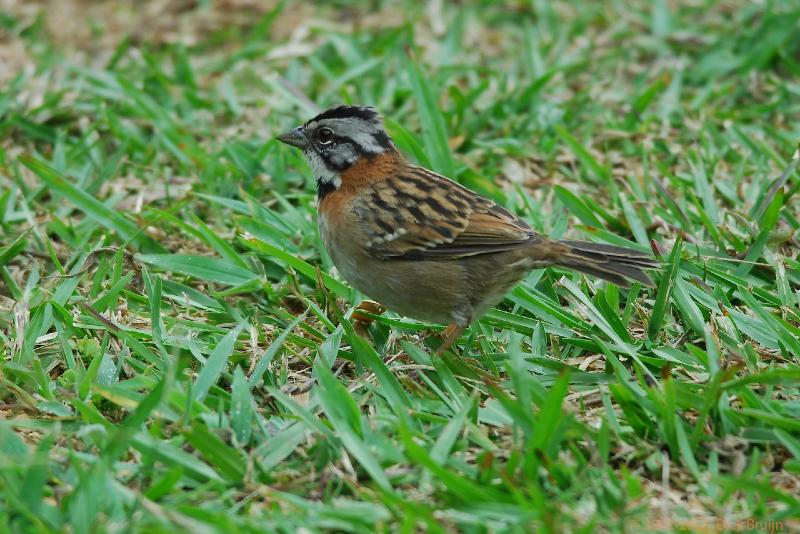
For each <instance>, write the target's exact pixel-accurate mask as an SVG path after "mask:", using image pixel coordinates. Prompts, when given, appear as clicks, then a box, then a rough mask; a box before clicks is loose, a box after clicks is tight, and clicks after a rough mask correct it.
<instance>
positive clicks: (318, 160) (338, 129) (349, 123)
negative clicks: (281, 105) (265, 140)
mask: <svg viewBox="0 0 800 534" xmlns="http://www.w3.org/2000/svg"><path fill="white" fill-rule="evenodd" d="M278 140H279V141H282V142H284V143H286V144H287V145H291V146H294V147H297V148H300V149H302V150H303V153H304V154H305V156H306V159H308V162H309V164H310V165H311V168H312V169H313V170H314V172H315V173H316V176H317V182H318V183H319V186H320V189H322V188H326V189H330V188H331V187H333V188H334V189H336V188H338V187H339V186H340V185H341V184H342V179H341V173H342V171H344V170H345V169H347V168H348V167H350V166H352V165H354V164H355V163H356V162H357V161H358V160H359V159H360V158H362V157H368V158H371V157H374V156H377V155H379V154H382V153H384V152H387V151H391V150H395V148H394V145H393V144H392V140H391V139H390V138H389V136H388V135H386V132H385V131H384V129H383V120H382V119H381V116H380V115H379V114H378V112H377V111H375V109H374V108H371V107H367V106H334V107H332V108H328V109H327V110H325V111H323V112H322V113H320V114H319V115H317V116H316V117H314V118H313V119H311V120H310V121H308V122H306V123H305V124H303V125H302V126H298V127H297V128H294V129H293V130H290V131H288V132H286V133H285V134H283V135H279V136H278Z"/></svg>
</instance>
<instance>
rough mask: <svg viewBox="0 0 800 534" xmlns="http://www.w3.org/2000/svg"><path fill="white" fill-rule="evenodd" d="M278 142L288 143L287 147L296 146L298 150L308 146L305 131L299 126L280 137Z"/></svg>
mask: <svg viewBox="0 0 800 534" xmlns="http://www.w3.org/2000/svg"><path fill="white" fill-rule="evenodd" d="M278 141H280V142H281V143H286V144H287V145H291V146H296V147H297V148H300V149H303V148H305V147H306V145H307V144H308V140H307V139H306V134H305V132H304V131H303V127H302V126H298V127H297V128H292V129H291V130H289V131H288V132H286V133H285V134H281V135H279V136H278Z"/></svg>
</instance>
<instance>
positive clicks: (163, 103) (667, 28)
mask: <svg viewBox="0 0 800 534" xmlns="http://www.w3.org/2000/svg"><path fill="white" fill-rule="evenodd" d="M0 7H1V8H2V9H0V274H1V275H2V279H1V280H0V343H1V344H0V347H2V349H1V350H2V360H0V416H2V420H0V524H2V526H3V529H6V530H10V531H12V532H43V531H74V532H89V531H111V530H122V531H148V532H150V531H154V532H158V531H167V530H169V531H174V530H175V529H176V528H178V529H180V530H188V529H192V530H196V531H202V532H205V531H209V532H213V531H226V532H234V531H248V532H249V531H253V532H260V531H264V530H267V531H272V530H275V531H287V532H294V531H297V530H298V529H299V528H305V529H307V530H310V531H317V530H339V531H352V532H361V531H364V532H373V531H375V530H376V528H377V529H386V530H404V531H415V530H430V531H475V532H484V531H495V532H500V531H530V530H532V529H541V530H549V531H573V530H583V531H586V532H593V531H596V530H599V531H642V530H646V531H672V530H674V529H680V528H685V529H688V530H702V529H704V528H716V526H719V525H722V526H723V527H724V528H725V529H728V530H736V529H737V528H738V527H737V526H736V525H737V524H740V523H737V521H744V522H745V523H741V524H745V525H746V524H748V523H746V522H747V521H761V522H762V523H760V525H761V526H762V529H766V528H767V527H766V526H765V525H769V524H771V525H773V527H776V526H777V525H778V524H780V525H782V526H783V528H785V529H789V528H790V527H792V525H794V526H797V524H796V523H792V521H793V520H794V519H795V518H796V517H798V515H800V499H798V495H799V494H800V478H799V477H798V472H800V462H799V459H800V425H798V423H797V421H798V420H800V419H798V417H800V396H799V395H798V393H799V391H798V390H799V388H798V383H799V382H798V380H800V368H799V367H798V363H799V361H800V342H798V335H799V334H800V291H799V288H800V263H798V257H797V246H798V229H800V221H798V217H800V208H798V202H797V200H796V195H797V190H798V188H799V187H800V185H798V184H800V181H798V175H797V173H796V171H795V167H793V165H795V166H796V164H797V163H796V160H795V161H794V163H793V162H792V159H791V158H792V154H793V153H795V150H796V148H797V143H798V140H799V139H800V126H798V124H799V122H798V118H800V98H798V97H799V96H800V81H799V80H800V6H798V5H797V3H796V2H792V1H788V0H787V1H783V2H781V1H767V2H758V3H753V2H744V1H738V0H737V1H723V2H716V1H709V0H696V1H681V2H669V1H665V0H661V1H654V2H644V1H641V2H639V1H634V2H622V1H616V2H615V1H610V2H581V1H578V0H573V1H559V2H546V1H531V2H507V3H496V2H488V1H485V2H479V1H473V2H460V3H457V4H456V3H448V2H429V3H417V2H411V1H398V2H377V1H376V2H369V3H356V2H332V3H325V4H324V5H316V4H313V3H307V2H278V3H275V2H251V1H246V0H232V1H218V2H212V1H206V2H188V1H175V2H168V1H144V2H81V1H73V0H69V1H51V2H13V1H9V0H3V1H2V2H0ZM342 102H345V103H357V104H370V105H374V106H376V107H377V108H378V109H379V110H381V111H382V112H383V113H384V114H385V115H386V117H387V123H388V127H389V130H390V133H391V134H392V136H393V137H394V139H395V141H396V142H397V144H398V146H399V147H400V148H401V149H402V150H403V152H405V153H406V154H407V155H408V156H409V157H410V158H412V159H415V160H416V161H418V162H420V163H422V164H424V165H426V166H429V167H431V168H433V169H435V170H437V171H439V172H442V173H444V174H446V175H448V176H450V177H452V178H454V179H457V180H459V181H460V182H462V183H464V184H466V185H467V186H469V187H471V188H473V189H475V190H477V191H479V192H481V193H483V194H486V195H489V196H492V197H493V198H495V199H497V200H498V201H500V202H502V203H503V204H504V205H506V206H508V207H509V208H510V209H512V210H515V211H516V212H517V213H519V214H520V215H522V216H523V217H525V218H526V219H527V220H528V221H530V222H531V224H532V225H534V227H536V228H537V229H539V230H541V231H543V232H546V233H549V234H551V235H555V236H561V235H564V234H566V233H568V234H570V235H575V236H581V237H584V238H587V237H589V238H592V239H596V240H599V241H603V242H611V243H616V244H625V245H627V246H638V247H641V248H648V249H649V248H651V246H652V247H653V248H654V249H655V250H656V251H657V252H659V253H660V254H662V257H663V259H664V260H665V268H664V270H663V272H662V273H661V274H660V275H659V277H658V278H659V287H658V289H657V290H654V291H651V290H644V289H642V288H638V287H634V288H632V289H631V290H629V291H628V290H618V289H617V288H615V287H613V286H609V285H606V284H604V283H598V282H597V281H595V280H588V279H584V278H582V277H580V276H578V275H574V274H568V273H565V272H561V271H557V270H547V271H544V272H542V271H537V272H533V273H531V275H530V276H529V278H528V279H527V280H526V281H525V282H524V283H523V284H520V286H518V287H517V288H515V290H514V291H513V292H512V293H511V294H510V295H509V298H508V299H507V301H506V302H505V303H503V305H502V306H500V307H498V309H496V310H492V312H490V313H489V314H488V316H487V317H486V318H484V320H482V321H481V322H480V323H478V324H476V325H474V326H473V327H472V328H471V329H470V332H469V333H468V334H467V335H465V337H464V338H463V339H462V341H461V342H460V344H459V349H460V351H461V353H462V355H463V356H464V358H463V359H458V358H454V357H445V358H442V359H434V358H432V357H431V356H430V354H429V351H428V348H427V341H426V338H425V330H426V328H427V327H428V326H429V325H422V324H419V323H417V322H414V321H409V320H406V319H403V318H400V317H397V316H394V315H392V314H387V315H386V316H383V317H380V318H378V319H377V321H376V323H375V324H374V325H373V326H372V327H371V328H370V331H369V339H368V341H362V340H361V339H360V338H358V337H356V336H354V334H353V333H352V328H351V326H350V321H349V319H348V317H349V313H350V309H351V308H350V304H354V303H357V302H358V301H359V300H360V296H359V295H357V294H356V293H355V292H354V291H352V290H351V289H349V288H348V287H347V286H346V285H344V284H343V283H342V282H341V281H339V280H338V279H337V277H336V273H335V270H334V269H332V267H331V263H330V260H329V259H328V258H327V256H326V254H325V252H324V250H322V247H321V244H320V242H319V239H318V237H317V234H316V229H315V223H314V209H313V202H314V177H313V176H311V175H310V173H309V169H308V168H307V166H306V164H305V162H304V161H303V160H302V158H301V157H300V156H299V155H298V154H295V153H293V152H292V151H291V150H289V149H287V148H286V147H283V146H280V145H279V144H278V143H276V142H275V141H274V140H273V137H274V135H276V134H277V133H280V132H282V131H284V130H285V129H286V128H288V127H290V126H294V125H296V124H297V123H299V122H302V121H304V120H306V119H307V118H309V117H310V116H312V115H313V114H314V113H315V111H316V110H318V109H319V108H324V107H326V106H328V105H331V104H334V103H342ZM784 171H786V172H784ZM317 266H319V270H318V269H317ZM373 347H374V348H373ZM770 521H772V523H769V522H770ZM715 525H716V526H715Z"/></svg>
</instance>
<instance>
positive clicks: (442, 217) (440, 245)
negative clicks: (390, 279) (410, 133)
mask: <svg viewBox="0 0 800 534" xmlns="http://www.w3.org/2000/svg"><path fill="white" fill-rule="evenodd" d="M362 194H363V195H366V196H365V198H364V200H365V205H367V206H369V207H368V208H367V209H364V210H363V211H362V213H359V217H360V218H361V220H362V224H365V225H366V227H367V228H368V230H369V231H370V233H372V234H373V236H374V237H373V238H372V239H371V240H370V243H369V245H368V247H367V250H368V252H369V253H370V254H371V255H373V256H375V257H377V258H381V259H393V258H394V259H441V260H448V259H457V258H461V257H465V256H473V255H477V254H487V253H491V252H500V251H503V250H510V249H513V248H516V247H519V246H521V245H522V244H524V243H526V242H528V241H529V240H531V239H532V238H534V237H535V236H536V234H535V233H534V232H533V230H532V229H531V228H530V226H528V224H527V223H526V222H525V221H523V220H522V219H520V218H519V217H517V216H516V215H513V214H511V213H509V212H508V211H506V210H505V209H503V208H502V207H501V206H499V205H497V204H496V203H495V202H493V201H491V200H489V199H487V198H484V197H482V196H480V195H478V194H476V193H474V192H473V191H470V190H469V189H467V188H465V187H463V186H462V185H460V184H458V183H456V182H454V181H452V180H449V179H447V178H445V177H443V176H440V175H438V174H435V173H433V172H431V171H429V170H427V169H423V168H421V167H416V166H408V167H405V168H404V169H402V170H400V172H399V173H398V174H397V178H396V179H392V180H384V181H380V182H376V183H374V184H373V185H372V186H370V187H369V188H368V189H367V190H365V191H364V192H363V193H362Z"/></svg>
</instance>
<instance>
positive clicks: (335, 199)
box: [277, 105, 659, 355]
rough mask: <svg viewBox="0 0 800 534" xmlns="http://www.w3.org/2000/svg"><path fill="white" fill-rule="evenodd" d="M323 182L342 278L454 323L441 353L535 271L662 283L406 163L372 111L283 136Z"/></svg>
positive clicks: (633, 264) (326, 239) (328, 231)
mask: <svg viewBox="0 0 800 534" xmlns="http://www.w3.org/2000/svg"><path fill="white" fill-rule="evenodd" d="M277 139H278V140H279V141H281V142H283V143H286V144H287V145H290V146H292V147H295V148H299V149H300V150H302V152H303V154H304V156H305V158H306V160H307V161H308V163H309V166H310V167H311V169H312V170H313V172H314V175H315V177H316V182H317V213H318V217H317V224H318V228H319V233H320V236H321V238H322V242H323V245H324V247H325V249H326V250H327V252H328V254H329V255H330V257H331V259H332V261H333V264H334V265H335V266H336V269H337V270H338V272H339V273H340V275H341V276H342V277H343V278H344V279H345V280H346V281H347V282H349V283H350V284H351V285H352V286H353V287H355V288H356V289H357V290H358V291H360V292H361V293H363V294H364V295H366V296H367V297H369V298H370V299H373V300H375V301H377V302H378V303H380V304H381V305H383V306H384V307H385V308H388V309H389V310H392V311H394V312H396V313H397V314H399V315H402V316H406V317H410V318H413V319H417V320H421V321H425V322H429V323H438V324H442V325H447V327H446V328H445V329H444V333H443V336H442V343H441V345H439V348H438V349H437V351H436V353H437V354H439V355H441V354H442V353H444V352H445V351H446V350H448V349H449V348H450V347H451V346H452V344H453V343H454V342H455V341H456V340H457V339H458V338H459V337H460V336H461V334H462V333H463V331H464V329H465V328H466V327H467V326H469V325H470V324H471V323H472V322H473V321H475V320H477V319H478V318H480V317H481V316H482V315H483V314H484V313H485V312H486V311H487V310H488V309H489V308H491V307H493V306H495V305H496V304H498V303H499V302H501V301H502V300H503V298H504V297H505V295H506V293H507V292H508V291H509V290H510V289H511V288H512V287H513V286H515V285H516V284H517V283H518V282H519V281H520V280H522V278H523V277H525V276H526V275H527V273H528V272H529V271H531V270H532V269H540V268H545V267H550V266H557V267H562V268H567V269H571V270H575V271H579V272H581V273H584V274H588V275H591V276H595V277H599V278H602V279H604V280H607V281H609V282H612V283H614V284H617V285H619V286H622V287H626V286H628V285H629V283H628V280H632V281H636V282H639V283H641V284H643V285H645V286H653V282H652V280H651V279H650V277H649V276H648V274H647V272H646V270H647V269H654V268H657V267H658V265H659V263H658V261H657V260H656V259H655V258H653V257H652V256H650V255H649V254H648V253H645V252H642V251H639V250H634V249H631V248H625V247H619V246H613V245H607V244H599V243H594V242H589V241H578V240H552V239H549V238H547V237H546V236H543V235H541V234H539V233H537V232H536V231H535V230H533V229H532V228H531V226H530V225H529V224H528V223H527V222H525V220H523V219H522V218H521V217H519V216H518V215H515V214H513V213H511V212H510V211H508V210H507V209H505V208H504V207H503V206H501V205H499V204H498V203H496V202H495V201H493V200H491V199H489V198H486V197H484V196H482V195H480V194H478V193H476V192H474V191H472V190H470V189H468V188H467V187H464V186H463V185H461V184H459V183H458V182H456V181H454V180H451V179H449V178H447V177H445V176H442V175H440V174H437V173H436V172H433V171H431V170H429V169H427V168H424V167H421V166H419V165H415V164H414V163H412V162H410V161H409V160H407V159H406V158H405V157H404V156H403V155H402V154H401V153H400V151H399V150H398V149H397V147H396V146H395V144H394V142H393V141H392V139H391V138H390V137H389V135H388V134H387V133H386V129H385V127H384V123H383V118H382V117H381V115H380V114H379V113H378V112H377V111H376V110H375V108H373V107H371V106H360V105H336V106H333V107H330V108H328V109H326V110H325V111H323V112H321V113H319V114H318V115H317V116H315V117H314V118H312V119H310V120H309V121H307V122H305V123H304V124H302V125H300V126H297V127H296V128H293V129H291V130H289V131H288V132H286V133H284V134H281V135H279V136H277Z"/></svg>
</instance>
